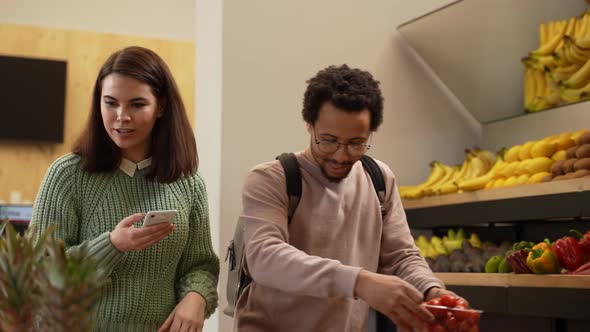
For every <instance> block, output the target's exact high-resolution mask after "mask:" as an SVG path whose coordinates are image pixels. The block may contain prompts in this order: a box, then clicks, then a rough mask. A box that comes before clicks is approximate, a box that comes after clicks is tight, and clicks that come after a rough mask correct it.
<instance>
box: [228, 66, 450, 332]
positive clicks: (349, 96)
mask: <svg viewBox="0 0 590 332" xmlns="http://www.w3.org/2000/svg"><path fill="white" fill-rule="evenodd" d="M307 83H308V87H307V91H306V92H305V96H304V102H303V119H304V120H305V122H306V123H307V131H308V133H309V135H310V145H309V147H308V148H307V149H306V150H305V151H303V152H300V153H297V154H296V156H297V160H298V163H299V167H300V169H301V176H302V183H303V185H302V187H303V193H302V196H301V200H300V202H299V205H298V207H297V210H296V212H295V214H294V215H293V218H292V222H291V224H288V219H287V209H288V198H287V193H286V189H285V188H286V182H285V175H284V171H283V169H282V166H281V164H280V163H279V162H278V161H273V162H268V163H264V164H261V165H258V166H256V167H255V168H254V169H253V170H252V171H251V172H250V174H249V175H248V176H247V179H246V181H245V185H244V190H243V197H242V199H243V213H242V215H241V217H240V218H243V222H244V225H245V243H246V245H245V257H246V262H247V264H248V270H249V272H250V274H251V276H252V279H253V282H252V283H251V284H250V286H248V287H247V288H246V290H245V291H244V293H243V294H242V296H241V297H240V299H239V300H238V303H237V308H236V315H235V317H236V319H235V321H234V330H237V331H240V332H250V331H282V332H285V331H297V332H301V331H322V332H323V331H338V332H342V331H363V330H364V329H365V325H366V319H367V313H368V306H370V307H373V308H374V309H376V310H378V311H380V312H382V313H383V314H385V315H386V316H387V317H389V318H390V319H391V320H392V321H393V322H394V323H396V325H397V326H398V327H400V328H404V329H408V330H411V329H412V328H416V329H421V328H424V327H425V323H424V321H429V320H431V319H433V317H432V315H431V314H430V313H429V312H428V311H427V310H426V309H425V308H424V307H422V306H420V304H421V303H422V301H424V300H425V299H430V298H434V297H438V296H440V295H443V294H445V293H451V292H449V291H446V290H445V289H444V286H443V284H442V282H441V281H440V280H438V279H437V278H436V277H434V275H433V274H432V271H431V270H430V269H429V268H428V265H427V264H426V262H425V261H424V259H422V257H420V255H419V251H418V249H417V248H416V247H415V245H414V240H413V238H412V236H411V234H410V231H409V228H408V224H407V222H406V217H405V213H404V210H403V207H402V204H401V200H400V197H399V193H398V189H397V184H396V181H395V177H394V175H393V173H392V171H391V170H390V169H389V167H388V166H387V165H385V164H384V163H382V162H380V161H378V164H379V166H380V168H381V170H382V172H383V175H384V177H385V183H386V189H387V197H386V201H385V204H384V205H385V207H386V214H385V215H384V216H383V217H382V216H381V211H380V207H379V199H378V197H377V194H376V193H375V190H374V188H373V184H372V182H371V179H370V177H369V175H368V173H366V172H365V170H364V168H363V166H362V164H361V163H360V162H358V161H359V159H360V158H361V156H362V155H363V154H364V153H365V152H366V151H367V150H368V149H369V148H370V143H371V134H372V132H374V131H376V130H377V128H378V127H379V125H380V124H381V122H382V120H383V97H382V96H381V91H380V90H379V82H377V81H375V80H374V79H373V77H372V76H371V74H370V73H368V72H366V71H361V70H359V69H351V68H349V67H348V66H346V65H342V66H340V67H335V66H331V67H328V68H326V69H324V70H321V71H320V72H319V73H318V74H317V75H316V76H315V77H313V78H312V79H310V80H309V81H308V82H307ZM451 294H452V293H451Z"/></svg>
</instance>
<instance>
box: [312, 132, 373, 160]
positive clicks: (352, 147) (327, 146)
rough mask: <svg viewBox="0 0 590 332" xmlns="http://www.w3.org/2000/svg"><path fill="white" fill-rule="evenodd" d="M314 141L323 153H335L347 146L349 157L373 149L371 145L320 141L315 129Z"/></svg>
mask: <svg viewBox="0 0 590 332" xmlns="http://www.w3.org/2000/svg"><path fill="white" fill-rule="evenodd" d="M372 137H373V136H371V138H372ZM313 139H314V140H315V144H317V145H318V149H319V150H320V151H321V152H323V153H330V154H331V153H335V152H336V151H338V150H339V149H340V147H341V146H346V149H347V150H348V154H349V155H351V156H360V155H363V154H364V153H365V152H367V151H368V150H369V149H370V148H371V143H340V142H338V141H332V140H323V139H322V140H318V139H317V138H316V135H315V129H314V131H313ZM370 140H371V139H370V138H369V141H370Z"/></svg>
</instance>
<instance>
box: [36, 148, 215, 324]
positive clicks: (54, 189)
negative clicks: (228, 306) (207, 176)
mask: <svg viewBox="0 0 590 332" xmlns="http://www.w3.org/2000/svg"><path fill="white" fill-rule="evenodd" d="M145 171H146V170H142V171H137V172H136V173H135V176H133V177H130V176H128V175H127V174H125V173H123V172H122V171H121V170H117V171H114V172H108V173H99V174H92V175H90V174H89V173H87V172H85V171H84V170H83V169H82V167H81V164H80V157H79V156H77V155H75V154H68V155H65V156H63V157H61V158H59V159H58V160H56V161H55V162H54V163H53V165H51V167H50V168H49V170H48V172H47V174H46V175H45V179H44V180H43V183H42V185H41V189H40V190H39V193H38V195H37V198H36V201H35V205H34V209H33V215H32V220H31V223H32V224H37V225H38V232H42V231H43V230H44V229H46V228H47V227H48V226H49V225H50V224H51V223H55V224H57V228H56V231H55V233H54V235H55V236H56V237H58V238H61V239H63V240H64V241H65V244H66V247H67V248H68V249H67V250H68V251H69V252H71V251H74V250H78V248H79V246H80V245H81V244H82V243H87V244H88V246H89V250H90V253H91V254H92V256H93V257H94V258H95V260H96V262H97V264H98V266H99V267H101V268H103V269H104V270H105V271H106V272H107V273H106V275H107V280H105V281H106V283H105V285H106V286H105V287H104V289H103V294H102V295H101V297H100V299H99V302H98V304H97V305H96V312H95V314H94V315H95V328H96V330H99V331H156V330H157V329H158V328H159V327H160V326H161V325H162V324H163V323H164V321H165V320H166V318H167V317H168V315H169V314H170V312H172V310H173V309H174V307H175V306H176V304H177V303H178V302H179V301H180V300H181V299H182V298H183V297H184V296H185V295H186V294H187V293H188V292H191V291H194V292H197V293H199V294H200V295H201V296H203V298H204V299H205V300H206V302H207V306H206V309H205V316H206V317H209V316H210V315H211V314H212V313H213V312H214V311H215V308H216V307H217V290H216V288H217V278H218V275H219V260H218V258H217V255H216V254H215V252H214V251H213V248H212V245H211V235H210V231H209V217H208V216H209V214H208V207H207V194H206V191H205V184H204V182H203V179H202V178H201V176H200V175H199V174H198V173H195V174H194V175H192V176H188V177H184V178H181V179H179V180H178V181H176V182H174V183H169V184H162V183H158V182H155V181H151V180H148V179H146V178H145V177H144V175H145ZM170 209H175V210H178V214H177V215H176V219H175V221H174V222H175V224H176V229H175V230H174V231H173V232H172V233H170V234H169V235H168V236H167V237H166V238H164V239H163V240H161V241H160V242H158V243H156V244H155V245H153V246H152V247H150V248H147V249H144V250H142V251H134V252H127V253H122V252H120V251H118V250H117V249H116V248H115V247H114V246H113V245H112V244H111V241H110V237H109V232H111V231H112V230H113V229H114V228H115V226H116V225H117V224H118V223H119V222H120V221H121V220H122V219H123V218H125V217H127V216H129V215H131V214H134V213H138V212H148V211H150V210H170ZM139 226H141V225H138V227H139Z"/></svg>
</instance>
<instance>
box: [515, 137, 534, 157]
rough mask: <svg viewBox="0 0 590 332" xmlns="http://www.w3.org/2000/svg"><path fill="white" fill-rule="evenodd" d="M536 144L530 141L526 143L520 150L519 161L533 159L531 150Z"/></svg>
mask: <svg viewBox="0 0 590 332" xmlns="http://www.w3.org/2000/svg"><path fill="white" fill-rule="evenodd" d="M535 143H536V142H535V141H528V142H526V143H524V144H523V145H522V147H521V148H520V150H518V160H525V159H529V158H530V157H531V148H532V147H533V144H535Z"/></svg>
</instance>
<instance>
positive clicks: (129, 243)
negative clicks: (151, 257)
mask: <svg viewBox="0 0 590 332" xmlns="http://www.w3.org/2000/svg"><path fill="white" fill-rule="evenodd" d="M144 216H145V213H136V214H132V215H130V216H129V217H126V218H125V219H123V220H121V221H120V222H119V223H118V224H117V226H116V227H115V229H114V230H113V231H112V232H111V243H112V244H113V246H114V247H115V248H117V250H119V251H121V252H129V251H140V250H143V249H145V248H149V247H151V246H153V245H154V244H156V243H158V242H160V241H161V240H162V239H163V238H165V237H166V236H168V234H170V233H171V232H172V231H173V230H174V229H175V228H176V225H174V224H173V223H168V222H166V223H159V224H156V225H153V226H149V227H134V226H133V225H134V224H135V223H137V222H140V221H142V220H143V219H144Z"/></svg>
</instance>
